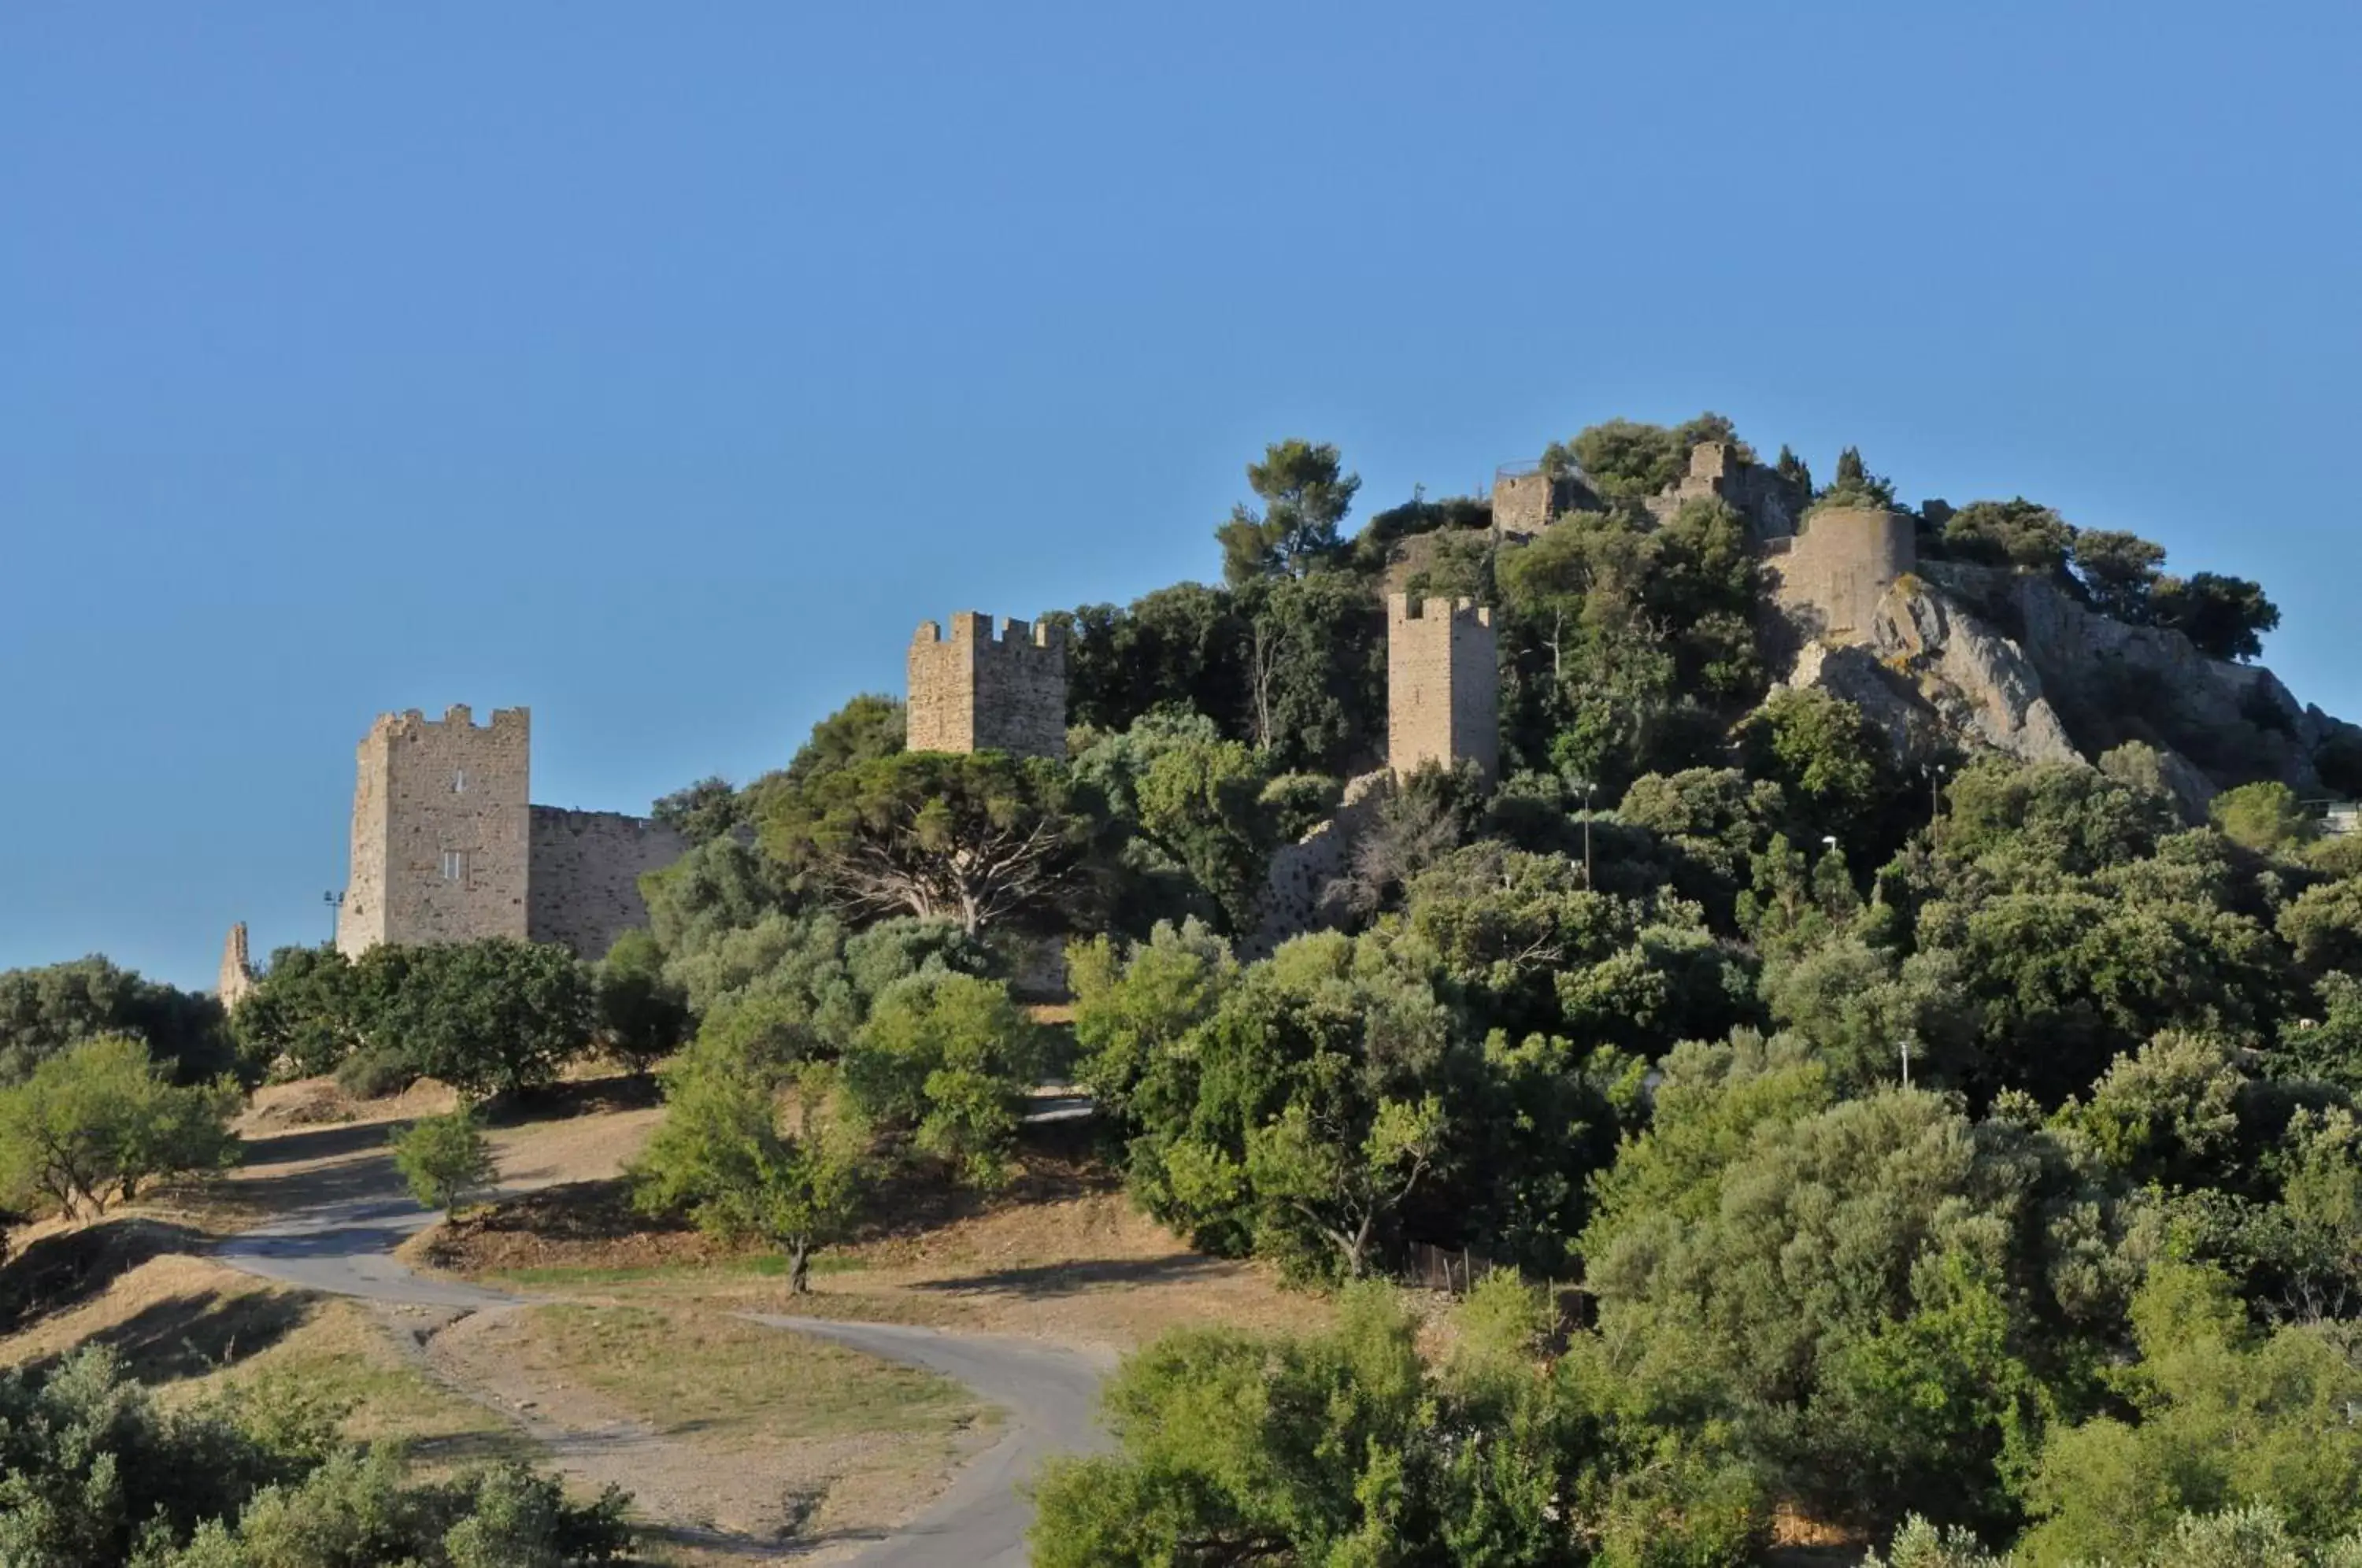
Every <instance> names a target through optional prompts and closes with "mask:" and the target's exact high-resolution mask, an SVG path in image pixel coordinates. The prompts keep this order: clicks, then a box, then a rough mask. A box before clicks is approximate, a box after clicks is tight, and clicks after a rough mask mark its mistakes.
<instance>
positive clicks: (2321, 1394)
mask: <svg viewBox="0 0 2362 1568" xmlns="http://www.w3.org/2000/svg"><path fill="white" fill-rule="evenodd" d="M2132 1320H2133V1327H2134V1332H2135V1338H2136V1342H2137V1344H2138V1346H2139V1351H2140V1359H2139V1361H2138V1362H2137V1364H2135V1365H2134V1366H2133V1367H2132V1368H2130V1369H2128V1370H2127V1372H2126V1373H2125V1375H2124V1377H2123V1379H2122V1386H2123V1387H2124V1389H2125V1393H2126V1394H2127V1395H2128V1396H2129V1397H2130V1399H2131V1401H2132V1404H2133V1406H2134V1408H2135V1410H2136V1413H2137V1415H2138V1417H2139V1419H2138V1420H2137V1422H2130V1421H2126V1420H2124V1419H2120V1418H2118V1417H2116V1416H2113V1415H2103V1416H2097V1417H2094V1418H2092V1419H2090V1420H2087V1421H2084V1422H2081V1423H2080V1424H2077V1425H2073V1426H2066V1427H2061V1428H2060V1429H2058V1430H2055V1431H2053V1432H2052V1433H2051V1434H2050V1436H2049V1439H2048V1441H2047V1442H2046V1443H2045V1444H2044V1446H2043V1449H2042V1453H2041V1463H2040V1466H2039V1468H2038V1469H2037V1470H2036V1473H2035V1474H2034V1476H2033V1479H2032V1483H2031V1485H2030V1486H2029V1488H2028V1496H2029V1499H2030V1501H2031V1502H2032V1505H2033V1508H2034V1511H2035V1513H2036V1516H2037V1518H2039V1520H2040V1523H2038V1524H2037V1525H2036V1528H2035V1529H2034V1530H2033V1531H2032V1532H2031V1533H2030V1534H2029V1535H2028V1536H2027V1538H2026V1540H2025V1547H2024V1549H2025V1555H2026V1557H2027V1559H2028V1560H2029V1562H2030V1563H2031V1564H2034V1565H2036V1568H2039V1565H2044V1564H2050V1563H2066V1562H2072V1561H2075V1560H2077V1559H2083V1560H2092V1559H2098V1558H2113V1559H2115V1560H2117V1561H2137V1560H2141V1559H2142V1558H2143V1557H2144V1556H2145V1554H2147V1553H2148V1552H2150V1551H2155V1550H2157V1549H2158V1548H2159V1547H2161V1546H2163V1545H2164V1544H2165V1543H2166V1542H2168V1541H2169V1540H2171V1538H2172V1536H2173V1532H2174V1530H2175V1529H2176V1525H2177V1522H2178V1521H2179V1520H2180V1518H2181V1517H2182V1516H2183V1515H2184V1514H2211V1513H2214V1512H2217V1511H2218V1510H2223V1509H2227V1508H2241V1507H2256V1506H2268V1507H2272V1508H2274V1509H2276V1510H2278V1511H2279V1513H2280V1514H2281V1515H2282V1516H2283V1517H2284V1518H2285V1519H2286V1521H2287V1525H2288V1528H2289V1531H2290V1534H2292V1535H2293V1536H2295V1537H2296V1538H2297V1539H2298V1540H2304V1541H2312V1542H2326V1541H2329V1540H2334V1539H2335V1538H2336V1537H2338V1536H2341V1535H2344V1534H2345V1533H2347V1532H2349V1531H2351V1530H2353V1529H2355V1528H2356V1525H2357V1524H2362V1429H2357V1428H2356V1426H2355V1424H2354V1421H2353V1419H2352V1415H2351V1412H2352V1410H2353V1409H2354V1408H2355V1406H2356V1401H2357V1400H2362V1371H2357V1370H2356V1367H2355V1365H2354V1364H2353V1363H2352V1362H2351V1360H2349V1359H2348V1357H2347V1356H2346V1355H2345V1354H2344V1353H2342V1352H2341V1350H2340V1349H2339V1348H2338V1346H2337V1344H2336V1342H2335V1341H2334V1338H2333V1337H2332V1335H2330V1334H2329V1333H2327V1332H2325V1331H2323V1328H2322V1327H2320V1326H2295V1325H2290V1326H2283V1327H2281V1328H2278V1329H2275V1330H2272V1331H2268V1332H2258V1331H2256V1330H2255V1329H2253V1328H2252V1327H2250V1325H2249V1323H2248V1321H2247V1316H2246V1312H2245V1310H2244V1309H2242V1307H2241V1305H2240V1303H2239V1301H2238V1299H2237V1297H2236V1296H2235V1294H2234V1292H2233V1291H2232V1289H2231V1286H2230V1282H2229V1281H2228V1280H2227V1279H2225V1278H2224V1276H2223V1275H2221V1274H2220V1273H2219V1272H2217V1271H2214V1270H2213V1269H2209V1268H2204V1267H2201V1266H2197V1265H2191V1264H2160V1265H2158V1268H2157V1269H2155V1270H2154V1271H2152V1273H2151V1275H2150V1277H2149V1279H2148V1281H2147V1284H2145V1285H2144V1286H2142V1288H2141V1291H2140V1294H2139V1296H2138V1297H2137V1298H2136V1300H2135V1302H2134V1305H2133V1313H2132Z"/></svg>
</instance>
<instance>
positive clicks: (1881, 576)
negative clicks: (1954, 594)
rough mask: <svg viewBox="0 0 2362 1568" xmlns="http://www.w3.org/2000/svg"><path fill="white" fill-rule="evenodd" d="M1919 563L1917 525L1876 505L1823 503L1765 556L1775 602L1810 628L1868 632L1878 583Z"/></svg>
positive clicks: (1829, 633)
mask: <svg viewBox="0 0 2362 1568" xmlns="http://www.w3.org/2000/svg"><path fill="white" fill-rule="evenodd" d="M1918 563H1919V536H1918V525H1916V524H1915V522H1913V520H1912V519H1911V518H1910V517H1909V516H1908V515H1906V514H1904V513H1900V512H1889V511H1886V510H1885V509H1883V508H1882V507H1876V506H1825V507H1823V508H1821V509H1820V510H1819V511H1817V512H1816V513H1813V514H1812V515H1811V516H1809V517H1807V518H1805V531H1804V532H1803V533H1802V534H1799V535H1798V536H1796V538H1795V541H1794V544H1792V545H1791V546H1790V547H1788V548H1787V549H1786V550H1785V551H1784V552H1781V553H1778V554H1775V555H1774V556H1772V557H1771V573H1772V575H1773V577H1774V578H1775V579H1776V580H1777V584H1778V594H1779V599H1780V602H1781V604H1782V605H1783V607H1785V608H1786V609H1787V610H1789V611H1790V612H1791V613H1793V614H1794V615H1795V616H1796V617H1797V618H1798V619H1799V621H1801V622H1802V623H1803V624H1804V629H1805V631H1806V632H1807V633H1809V634H1810V635H1815V636H1818V637H1823V638H1834V639H1837V640H1839V641H1849V640H1859V639H1860V638H1861V637H1862V636H1864V635H1867V634H1868V632H1869V631H1870V629H1871V621H1872V619H1873V618H1874V617H1875V616H1876V615H1877V613H1878V606H1879V602H1880V601H1881V600H1882V599H1883V598H1885V596H1886V591H1887V590H1888V589H1890V588H1892V587H1893V586H1894V584H1895V583H1896V581H1897V580H1900V579H1901V578H1902V577H1903V576H1904V574H1905V573H1907V572H1910V571H1912V570H1914V569H1915V568H1916V567H1917V566H1918Z"/></svg>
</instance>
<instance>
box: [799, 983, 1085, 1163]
mask: <svg viewBox="0 0 2362 1568" xmlns="http://www.w3.org/2000/svg"><path fill="white" fill-rule="evenodd" d="M1041 1046H1042V1042H1041V1032H1040V1031H1039V1030H1038V1029H1036V1028H1035V1027H1034V1025H1033V1022H1032V1020H1030V1019H1028V1018H1027V1017H1026V1016H1025V1013H1024V1011H1023V1010H1021V1009H1020V1008H1019V1007H1018V1006H1017V1004H1016V1003H1014V1002H1012V1001H1011V1000H1010V998H1009V988H1008V987H1007V986H1005V985H1002V984H1001V983H1000V982H999V981H997V980H982V979H978V978H977V977H974V976H972V975H955V974H940V973H939V974H932V975H923V974H922V975H918V976H914V977H911V978H910V979H907V980H903V981H900V982H899V983H897V984H896V985H894V986H891V987H889V988H888V989H887V990H886V992H885V993H884V994H883V995H881V996H880V997H879V998H878V999H877V1007H876V1008H875V1009H874V1010H872V1011H871V1013H870V1015H869V1021H868V1023H867V1024H866V1025H865V1026H864V1027H863V1029H862V1031H861V1035H860V1038H859V1040H858V1042H857V1043H855V1047H854V1048H853V1049H852V1050H851V1051H849V1052H848V1053H847V1054H846V1056H845V1064H844V1072H845V1082H846V1086H847V1088H849V1089H850V1091H851V1093H852V1096H853V1099H854V1102H855V1104H857V1105H858V1106H859V1107H860V1108H861V1110H862V1111H863V1113H864V1115H865V1116H866V1117H867V1118H868V1119H870V1120H871V1121H875V1122H876V1123H877V1124H878V1125H879V1126H880V1127H882V1128H887V1129H896V1128H908V1129H911V1131H912V1132H914V1133H915V1135H916V1140H915V1141H916V1143H917V1144H918V1147H919V1148H920V1149H921V1150H922V1151H924V1152H925V1153H927V1154H933V1155H935V1156H936V1157H938V1158H940V1159H942V1160H944V1161H945V1162H946V1163H947V1164H949V1165H951V1166H952V1167H953V1168H954V1169H955V1171H957V1172H958V1173H959V1175H960V1176H961V1177H962V1179H964V1180H966V1182H967V1183H969V1184H970V1185H971V1186H975V1187H984V1188H988V1189H989V1188H993V1187H999V1186H1000V1185H1002V1183H1003V1182H1005V1181H1006V1180H1007V1177H1008V1167H1009V1156H1010V1150H1011V1148H1012V1147H1013V1145H1014V1144H1015V1142H1016V1137H1017V1129H1018V1127H1019V1125H1020V1124H1021V1121H1023V1118H1024V1107H1025V1099H1026V1097H1027V1096H1028V1095H1030V1094H1031V1093H1032V1089H1033V1086H1034V1084H1035V1083H1036V1082H1037V1081H1038V1079H1039V1077H1040V1076H1041V1066H1042V1055H1041Z"/></svg>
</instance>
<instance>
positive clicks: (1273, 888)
mask: <svg viewBox="0 0 2362 1568" xmlns="http://www.w3.org/2000/svg"><path fill="white" fill-rule="evenodd" d="M1393 786H1394V775H1393V773H1391V772H1389V771H1388V770H1387V769H1385V768H1383V767H1381V768H1379V769H1377V770H1376V771H1374V772H1371V773H1364V774H1362V775H1361V776H1359V777H1358V778H1352V779H1349V780H1348V781H1347V782H1346V785H1345V793H1344V797H1343V799H1342V800H1341V801H1340V802H1339V803H1338V807H1337V811H1336V814H1334V815H1333V816H1331V817H1330V819H1329V820H1328V821H1327V822H1325V823H1321V824H1320V825H1319V826H1318V827H1316V828H1314V829H1313V830H1312V831H1311V832H1310V833H1308V834H1305V835H1304V836H1303V837H1302V838H1300V839H1298V840H1297V842H1295V843H1294V844H1284V845H1280V847H1279V852H1278V853H1277V854H1275V855H1274V856H1272V857H1271V869H1270V870H1269V871H1268V872H1267V873H1266V874H1265V875H1264V889H1263V900H1262V903H1261V906H1260V909H1259V912H1258V916H1257V919H1256V922H1255V931H1254V934H1253V935H1252V936H1250V937H1249V938H1247V940H1246V941H1245V942H1244V943H1242V944H1241V945H1240V948H1239V956H1240V957H1242V958H1245V959H1249V960H1253V959H1258V958H1268V957H1270V956H1271V955H1272V954H1273V953H1274V952H1275V950H1276V949H1277V948H1278V946H1279V944H1281V943H1283V942H1286V941H1288V940H1289V939H1290V938H1292V937H1297V936H1301V935H1303V934H1304V933H1306V932H1308V931H1321V930H1326V929H1329V928H1330V927H1334V926H1339V925H1341V924H1343V923H1344V920H1345V911H1344V910H1343V909H1342V908H1341V907H1340V905H1339V902H1338V900H1336V899H1335V898H1333V897H1332V896H1331V892H1332V889H1334V888H1335V886H1336V884H1337V883H1338V881H1339V880H1340V879H1341V878H1343V877H1344V875H1345V873H1346V872H1348V871H1350V870H1352V866H1353V846H1354V845H1356V844H1358V843H1359V842H1360V841H1361V837H1362V834H1364V833H1366V832H1368V831H1369V829H1370V828H1371V827H1372V826H1373V825H1374V823H1376V822H1377V820H1378V812H1379V811H1380V810H1381V809H1382V808H1383V807H1384V805H1385V799H1386V792H1387V790H1390V789H1392V788H1393Z"/></svg>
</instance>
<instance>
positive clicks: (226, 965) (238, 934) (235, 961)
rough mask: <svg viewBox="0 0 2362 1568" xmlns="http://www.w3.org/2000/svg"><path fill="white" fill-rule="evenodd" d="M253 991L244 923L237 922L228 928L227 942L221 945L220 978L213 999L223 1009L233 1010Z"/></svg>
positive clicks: (252, 978)
mask: <svg viewBox="0 0 2362 1568" xmlns="http://www.w3.org/2000/svg"><path fill="white" fill-rule="evenodd" d="M253 989H254V961H253V958H252V956H251V955H249V954H248V949H247V937H246V922H244V921H239V922H237V924H236V925H234V926H231V927H230V928H229V940H228V941H226V942H225V943H223V944H222V960H221V978H220V980H219V982H218V983H217V984H216V985H215V988H214V997H215V999H216V1000H218V1001H219V1002H220V1003H221V1004H222V1006H224V1007H225V1008H234V1007H236V1006H237V1004H238V1003H240V1002H242V1001H244V1000H245V999H247V997H248V995H249V994H250V993H251V992H252V991H253Z"/></svg>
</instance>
